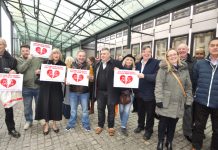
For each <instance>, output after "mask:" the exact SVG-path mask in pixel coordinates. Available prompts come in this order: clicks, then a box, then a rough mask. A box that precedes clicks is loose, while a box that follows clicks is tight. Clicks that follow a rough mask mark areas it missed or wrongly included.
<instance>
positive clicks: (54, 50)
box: [49, 48, 62, 60]
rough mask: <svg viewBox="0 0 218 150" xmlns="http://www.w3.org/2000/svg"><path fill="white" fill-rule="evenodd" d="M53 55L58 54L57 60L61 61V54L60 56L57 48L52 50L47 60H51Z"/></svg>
mask: <svg viewBox="0 0 218 150" xmlns="http://www.w3.org/2000/svg"><path fill="white" fill-rule="evenodd" d="M54 53H58V54H59V60H62V54H61V51H60V49H58V48H54V49H53V50H52V52H51V55H50V56H49V60H53V57H52V55H53V54H54Z"/></svg>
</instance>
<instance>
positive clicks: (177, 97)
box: [155, 49, 193, 150]
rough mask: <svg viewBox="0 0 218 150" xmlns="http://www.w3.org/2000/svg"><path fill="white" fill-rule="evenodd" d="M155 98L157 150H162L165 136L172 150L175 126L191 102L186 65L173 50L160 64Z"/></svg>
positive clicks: (190, 89)
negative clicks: (157, 121) (157, 116)
mask: <svg viewBox="0 0 218 150" xmlns="http://www.w3.org/2000/svg"><path fill="white" fill-rule="evenodd" d="M155 97H156V106H157V107H156V113H157V114H158V115H159V119H160V121H159V124H158V145H157V150H163V142H164V137H165V135H166V147H167V149H169V150H172V149H173V148H172V141H173V137H174V133H175V129H176V124H177V122H178V120H179V118H182V117H183V115H184V109H185V107H190V106H191V104H192V101H193V98H192V85H191V80H190V76H189V71H188V65H187V63H186V62H183V61H180V58H179V53H178V52H177V51H176V50H174V49H170V50H168V51H167V52H166V55H165V60H163V61H161V63H160V69H159V71H158V74H157V78H156V85H155ZM184 106H185V107H184Z"/></svg>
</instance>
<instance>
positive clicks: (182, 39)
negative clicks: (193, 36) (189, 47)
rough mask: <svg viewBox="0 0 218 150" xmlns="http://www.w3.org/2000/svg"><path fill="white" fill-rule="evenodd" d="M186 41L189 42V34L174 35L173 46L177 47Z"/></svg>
mask: <svg viewBox="0 0 218 150" xmlns="http://www.w3.org/2000/svg"><path fill="white" fill-rule="evenodd" d="M181 43H185V44H188V35H184V36H177V37H172V41H171V47H172V48H174V49H177V47H178V46H179V44H181Z"/></svg>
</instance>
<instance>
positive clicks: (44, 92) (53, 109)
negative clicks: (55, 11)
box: [35, 48, 66, 135]
mask: <svg viewBox="0 0 218 150" xmlns="http://www.w3.org/2000/svg"><path fill="white" fill-rule="evenodd" d="M61 59H62V54H61V51H60V50H59V49H56V48H55V49H53V50H52V53H51V55H50V57H49V60H48V61H46V62H45V63H46V64H52V65H57V66H66V65H65V63H64V62H63V61H61ZM48 71H49V70H48ZM39 72H40V70H37V73H39ZM47 73H48V74H49V75H50V74H51V73H53V72H51V71H49V72H47ZM54 76H55V71H54ZM54 76H53V77H54ZM63 100H64V96H63V90H62V85H61V82H50V81H40V89H39V98H38V105H37V107H36V117H35V119H36V120H41V119H44V120H45V125H44V127H43V134H44V135H47V134H48V133H49V131H50V129H49V121H50V120H53V124H52V129H53V131H54V132H55V133H58V132H59V129H58V127H57V125H56V121H60V120H62V102H63Z"/></svg>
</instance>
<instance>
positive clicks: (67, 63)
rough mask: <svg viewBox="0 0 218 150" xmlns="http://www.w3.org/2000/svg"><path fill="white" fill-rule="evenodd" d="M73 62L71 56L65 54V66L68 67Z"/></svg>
mask: <svg viewBox="0 0 218 150" xmlns="http://www.w3.org/2000/svg"><path fill="white" fill-rule="evenodd" d="M73 62H74V59H73V57H71V56H67V58H66V59H65V64H66V66H67V68H70V67H71V65H72V63H73Z"/></svg>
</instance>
